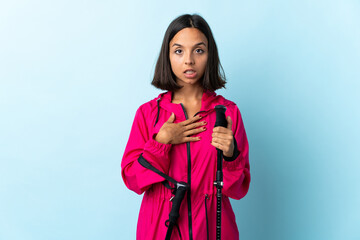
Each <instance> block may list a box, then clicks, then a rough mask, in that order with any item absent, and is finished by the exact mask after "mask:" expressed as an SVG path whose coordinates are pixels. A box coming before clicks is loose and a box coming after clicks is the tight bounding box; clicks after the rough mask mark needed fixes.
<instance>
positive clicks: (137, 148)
mask: <svg viewBox="0 0 360 240" xmlns="http://www.w3.org/2000/svg"><path fill="white" fill-rule="evenodd" d="M149 129H150V125H149V124H147V122H146V117H145V116H144V113H143V111H142V107H141V106H140V107H139V108H138V110H137V111H136V114H135V119H134V122H133V124H132V127H131V131H130V136H129V139H128V142H127V145H126V147H125V152H124V155H123V157H122V160H121V176H122V178H123V180H124V183H125V185H126V186H127V188H129V189H130V190H132V191H134V192H136V193H137V194H142V193H143V192H144V191H146V190H147V189H149V188H150V187H151V185H152V184H154V183H158V182H162V181H164V178H163V177H161V176H160V175H158V174H157V173H155V172H153V171H151V170H149V169H147V168H145V167H143V166H142V165H140V163H139V162H138V158H139V156H140V154H142V156H143V157H144V158H145V159H146V160H147V161H148V162H149V163H150V164H151V165H153V166H154V167H155V168H157V169H158V170H160V171H162V172H164V173H165V174H168V172H169V165H170V161H169V151H170V149H171V144H162V143H159V142H157V141H156V140H154V139H153V135H154V133H152V132H149Z"/></svg>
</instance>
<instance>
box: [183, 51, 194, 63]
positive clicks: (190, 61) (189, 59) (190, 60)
mask: <svg viewBox="0 0 360 240" xmlns="http://www.w3.org/2000/svg"><path fill="white" fill-rule="evenodd" d="M185 64H194V59H193V57H192V54H191V53H189V54H187V55H186V57H185Z"/></svg>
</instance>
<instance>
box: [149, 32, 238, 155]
mask: <svg viewBox="0 0 360 240" xmlns="http://www.w3.org/2000/svg"><path fill="white" fill-rule="evenodd" d="M199 43H200V44H199ZM169 58H170V64H171V69H172V71H173V73H174V75H175V76H176V82H177V83H178V84H179V85H181V86H183V88H181V89H179V90H177V91H175V92H174V95H173V102H174V103H180V102H182V103H183V104H184V105H185V106H189V109H195V108H197V107H198V106H201V98H202V95H203V88H202V86H201V82H200V79H201V78H202V76H203V75H204V72H205V68H206V64H207V59H208V41H207V38H206V36H205V35H204V34H203V33H202V32H201V31H199V30H198V29H197V28H184V29H182V30H181V31H179V32H178V33H177V34H176V35H175V36H174V37H173V38H172V40H171V41H170V43H169ZM189 68H191V69H194V70H195V71H196V72H197V77H196V78H193V79H189V78H186V77H185V75H184V71H185V70H186V69H189ZM190 116H192V115H190ZM200 119H201V114H199V115H197V116H195V117H190V118H189V119H187V120H185V121H182V122H179V123H174V120H175V115H174V114H173V113H172V114H171V116H170V117H169V119H168V120H167V121H166V122H165V123H164V124H163V126H162V127H161V128H160V130H159V132H158V134H157V135H156V137H155V140H156V141H158V142H160V143H164V144H180V143H185V142H194V141H200V140H201V139H200V137H188V136H190V135H193V134H196V133H199V132H203V131H206V127H203V126H204V125H206V124H207V123H206V122H205V121H202V122H198V121H199V120H200ZM226 120H227V122H228V125H227V127H226V128H224V127H215V128H213V132H212V141H211V145H213V146H214V147H216V148H218V149H221V150H222V151H223V154H224V156H227V157H231V156H232V155H233V152H234V140H233V132H232V130H231V126H232V120H231V118H230V116H228V117H227V118H226Z"/></svg>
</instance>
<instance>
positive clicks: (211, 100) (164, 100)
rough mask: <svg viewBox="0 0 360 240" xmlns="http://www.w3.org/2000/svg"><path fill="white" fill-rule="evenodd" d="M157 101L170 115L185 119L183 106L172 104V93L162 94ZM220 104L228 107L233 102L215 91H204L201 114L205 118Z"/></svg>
mask: <svg viewBox="0 0 360 240" xmlns="http://www.w3.org/2000/svg"><path fill="white" fill-rule="evenodd" d="M155 100H157V101H159V102H158V103H159V105H160V107H162V108H163V109H165V110H167V111H169V112H170V113H171V112H174V113H175V116H177V117H181V118H185V115H184V111H183V108H182V106H181V105H182V104H176V103H172V102H171V101H172V91H167V92H163V93H160V94H159V96H158V97H157V98H155ZM219 104H221V105H224V106H228V105H230V104H231V101H228V100H226V99H225V98H224V97H223V96H221V95H217V94H216V93H215V92H213V91H210V90H207V89H204V92H203V95H202V98H201V109H200V111H199V112H201V114H202V115H204V116H205V115H207V114H209V113H210V112H211V111H214V110H215V109H214V107H215V106H216V105H219ZM189 117H193V116H188V118H189Z"/></svg>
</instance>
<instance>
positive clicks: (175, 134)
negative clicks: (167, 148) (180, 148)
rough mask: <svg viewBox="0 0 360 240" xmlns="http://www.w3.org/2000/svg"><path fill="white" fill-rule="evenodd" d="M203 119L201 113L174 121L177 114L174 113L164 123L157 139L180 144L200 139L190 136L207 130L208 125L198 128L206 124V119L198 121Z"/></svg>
mask: <svg viewBox="0 0 360 240" xmlns="http://www.w3.org/2000/svg"><path fill="white" fill-rule="evenodd" d="M199 119H201V116H200V115H197V116H195V117H192V118H189V119H187V120H185V121H182V122H179V123H173V122H174V120H175V114H174V113H172V114H171V116H170V117H169V119H168V120H167V121H166V122H165V123H164V124H163V125H162V127H161V128H160V130H159V132H158V133H157V135H156V137H155V140H156V141H158V142H159V143H164V144H179V143H184V142H194V141H199V140H200V137H188V136H189V135H193V134H196V133H200V132H203V131H205V130H206V127H201V128H197V127H199V126H203V125H206V122H205V121H202V122H196V121H198V120H199Z"/></svg>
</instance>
